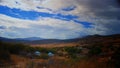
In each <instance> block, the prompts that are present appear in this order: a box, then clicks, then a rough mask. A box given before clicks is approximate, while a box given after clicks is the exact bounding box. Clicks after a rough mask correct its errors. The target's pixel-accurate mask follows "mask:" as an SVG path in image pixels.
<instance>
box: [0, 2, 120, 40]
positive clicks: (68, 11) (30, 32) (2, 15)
mask: <svg viewBox="0 0 120 68" xmlns="http://www.w3.org/2000/svg"><path fill="white" fill-rule="evenodd" d="M104 2H106V3H104ZM96 4H98V6H95V5H96ZM111 8H112V9H111ZM118 11H119V6H118V5H116V2H115V1H112V0H105V1H103V2H102V1H96V0H86V1H84V0H74V1H73V0H65V1H64V0H59V1H56V0H29V1H28V0H11V1H8V0H1V2H0V36H2V37H8V38H25V37H41V38H47V39H48V38H50V39H71V38H77V37H82V36H86V35H93V34H102V35H108V34H117V33H120V31H119V30H118V29H119V27H118V26H119V25H120V21H119V19H120V15H119V12H118ZM116 22H117V23H116Z"/></svg>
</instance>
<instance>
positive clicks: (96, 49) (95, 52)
mask: <svg viewBox="0 0 120 68" xmlns="http://www.w3.org/2000/svg"><path fill="white" fill-rule="evenodd" d="M101 52H102V49H101V47H99V46H92V47H91V48H90V50H89V55H99V54H100V53H101Z"/></svg>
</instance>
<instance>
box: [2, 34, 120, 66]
mask: <svg viewBox="0 0 120 68" xmlns="http://www.w3.org/2000/svg"><path fill="white" fill-rule="evenodd" d="M91 39H92V40H91ZM36 52H37V54H36ZM119 57H120V37H118V36H107V37H106V36H105V37H98V36H93V37H87V38H83V39H79V41H77V42H64V43H63V42H62V43H49V44H30V45H26V44H21V43H10V42H0V68H119V67H120V66H119V63H120V61H119V60H120V58H119Z"/></svg>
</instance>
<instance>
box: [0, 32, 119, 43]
mask: <svg viewBox="0 0 120 68" xmlns="http://www.w3.org/2000/svg"><path fill="white" fill-rule="evenodd" d="M116 38H117V39H120V34H114V35H89V36H85V37H83V38H75V39H66V40H60V39H43V38H39V37H30V38H16V39H9V38H4V37H0V41H3V42H13V43H14V42H17V43H27V44H49V43H69V42H80V43H81V42H83V43H93V42H101V40H102V41H103V40H107V39H116Z"/></svg>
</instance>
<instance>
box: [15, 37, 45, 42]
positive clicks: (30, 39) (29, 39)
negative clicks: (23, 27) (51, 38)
mask: <svg viewBox="0 0 120 68" xmlns="http://www.w3.org/2000/svg"><path fill="white" fill-rule="evenodd" d="M16 39H19V40H28V41H35V40H43V38H39V37H28V38H16Z"/></svg>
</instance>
